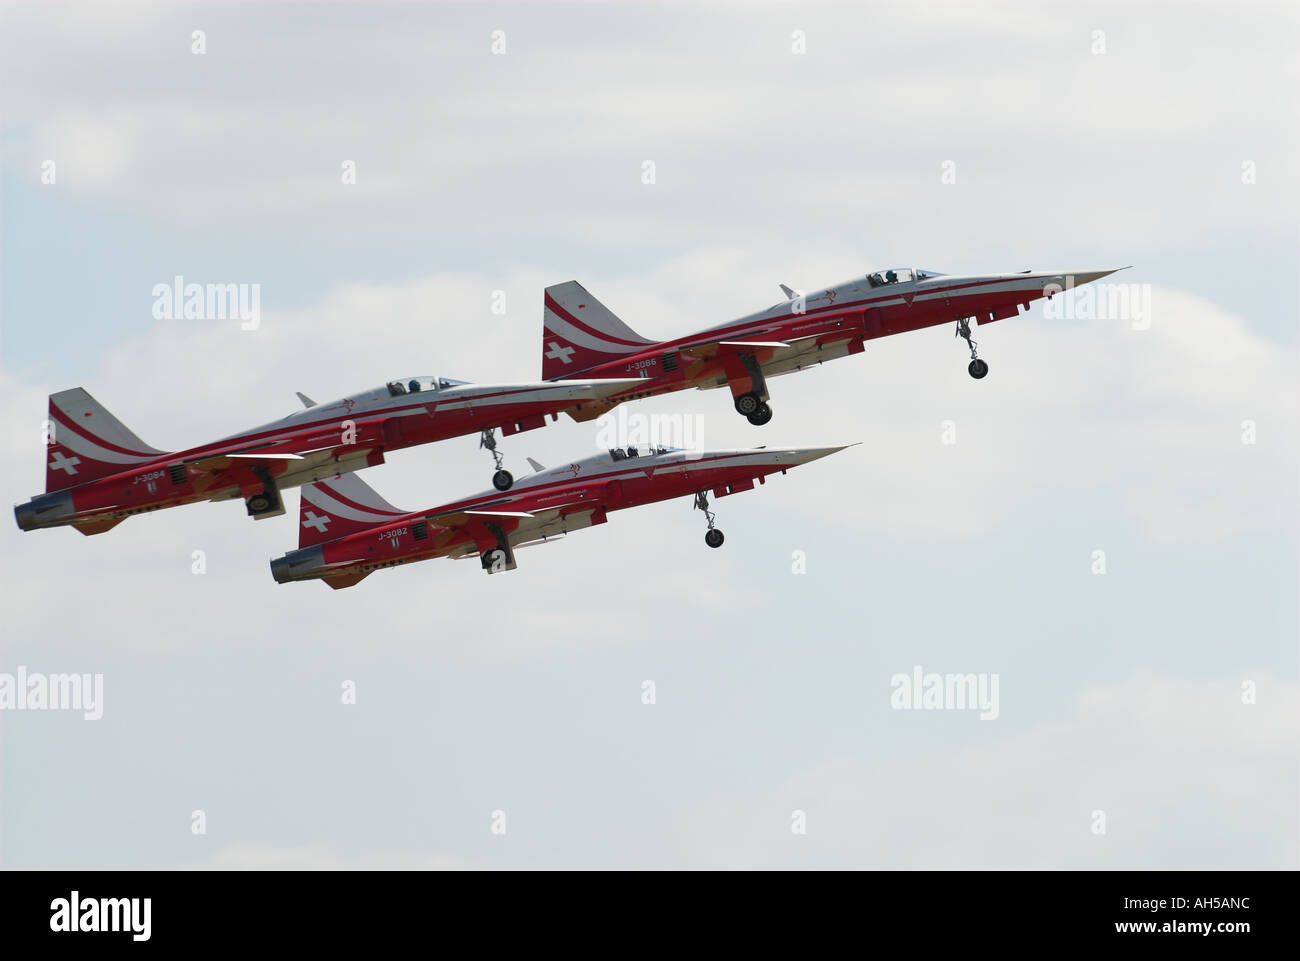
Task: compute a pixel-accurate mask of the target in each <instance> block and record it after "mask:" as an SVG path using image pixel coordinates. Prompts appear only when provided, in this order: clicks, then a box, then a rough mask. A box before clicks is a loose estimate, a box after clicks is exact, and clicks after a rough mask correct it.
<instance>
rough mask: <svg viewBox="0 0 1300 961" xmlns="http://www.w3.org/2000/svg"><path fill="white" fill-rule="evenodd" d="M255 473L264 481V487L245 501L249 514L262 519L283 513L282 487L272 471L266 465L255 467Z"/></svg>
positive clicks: (245, 507)
mask: <svg viewBox="0 0 1300 961" xmlns="http://www.w3.org/2000/svg"><path fill="white" fill-rule="evenodd" d="M253 475H254V476H255V477H256V478H257V479H258V480H260V481H261V482H262V489H261V491H259V492H258V493H256V494H252V495H250V496H249V497H248V498H247V499H246V500H245V501H244V509H245V510H246V511H248V516H249V517H253V518H259V519H260V518H262V517H267V516H278V515H279V514H283V513H284V504H283V501H281V499H280V489H279V487H278V486H277V485H276V483H275V478H273V477H272V476H271V472H270V471H268V470H267V469H266V468H265V467H254V468H253Z"/></svg>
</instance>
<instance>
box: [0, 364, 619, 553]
mask: <svg viewBox="0 0 1300 961" xmlns="http://www.w3.org/2000/svg"><path fill="white" fill-rule="evenodd" d="M627 386H628V382H624V383H621V384H620V383H618V382H617V381H612V380H610V381H606V380H589V381H577V380H575V381H572V382H565V383H563V384H551V383H527V384H504V385H499V386H488V385H483V384H468V383H465V382H464V381H459V380H445V379H439V378H433V377H411V378H406V379H404V380H394V381H390V382H389V383H388V384H386V385H384V386H382V387H378V388H375V389H374V390H368V391H364V392H363V393H360V394H353V395H352V396H350V397H345V398H343V399H342V400H337V401H334V402H333V403H329V404H316V403H315V402H314V401H312V400H310V399H309V398H307V397H304V396H303V395H302V394H299V395H298V397H299V399H300V400H301V401H302V402H303V405H304V407H305V408H306V409H304V410H300V411H296V412H295V413H292V414H290V415H289V416H288V417H284V418H281V419H280V420H277V421H274V422H272V423H270V424H265V425H263V426H261V427H255V428H254V429H252V430H250V431H246V432H244V433H242V434H236V435H234V436H232V437H227V438H225V439H224V440H219V441H216V442H214V443H211V444H205V445H203V446H202V447H193V448H190V449H189V450H183V451H178V452H176V453H167V452H166V451H160V450H156V449H154V448H153V447H150V446H149V445H148V444H146V443H145V442H144V441H142V440H140V438H138V437H136V436H135V434H133V433H131V431H130V430H128V429H127V428H126V426H125V425H124V424H123V423H122V422H121V421H119V420H118V419H117V418H116V417H114V416H113V415H112V414H110V413H109V412H108V411H107V410H105V409H104V407H103V406H102V405H100V403H99V402H98V401H96V400H95V398H93V397H91V396H90V394H88V393H87V392H86V391H85V390H83V389H82V388H80V387H76V388H73V389H72V390H65V391H61V392H59V393H57V394H51V395H50V419H49V427H48V437H49V440H48V444H47V450H46V464H45V490H46V493H44V494H38V495H36V496H35V497H33V498H32V499H31V500H30V501H28V502H27V503H26V504H19V505H18V506H17V507H15V508H14V516H15V518H16V519H17V521H18V526H19V527H20V528H22V529H23V530H25V531H30V530H36V529H38V528H42V527H61V526H63V525H69V524H70V525H72V526H73V527H75V528H76V529H77V530H79V531H81V533H83V534H99V533H101V532H103V531H106V530H108V529H110V528H112V527H114V526H116V525H117V524H120V523H121V522H122V521H123V520H125V519H126V518H128V517H130V516H131V515H132V514H141V513H144V512H146V511H155V510H159V509H160V508H164V507H176V506H178V505H180V504H190V503H193V502H195V501H221V500H231V499H233V498H236V497H242V498H243V499H244V501H245V504H246V506H247V509H248V513H249V515H250V516H252V517H254V518H257V519H261V518H264V517H274V516H277V515H280V514H283V513H284V505H283V502H282V499H281V497H280V492H281V491H283V490H285V489H287V488H290V487H297V486H298V485H300V484H308V483H311V482H312V481H316V480H320V479H322V478H325V477H334V476H336V475H339V474H346V473H349V472H351V471H355V470H361V469H362V468H364V467H373V466H374V465H376V464H382V463H383V462H384V455H385V454H386V453H387V452H388V451H394V450H400V449H401V448H403V447H414V446H416V445H418V444H428V443H431V442H433V441H439V440H446V439H447V438H449V437H459V436H462V435H464V434H481V435H482V436H481V440H480V446H482V447H486V448H487V449H488V450H489V452H490V453H491V454H492V457H493V460H494V462H495V464H496V473H495V474H494V475H493V478H492V483H493V484H494V485H495V486H496V487H497V488H498V489H499V490H507V489H509V487H510V485H511V484H512V483H513V482H514V478H513V477H511V475H510V472H509V471H506V470H504V469H503V468H502V466H501V465H502V455H501V453H500V452H499V451H498V450H497V442H496V431H497V429H498V428H499V429H500V430H501V431H502V433H503V434H506V435H510V434H514V433H518V432H519V431H523V430H532V429H533V428H535V427H541V426H543V425H544V424H545V423H546V415H547V414H550V415H551V416H552V419H554V417H555V416H557V415H558V413H559V412H561V411H563V412H566V413H568V414H569V415H570V416H574V415H579V414H580V412H581V411H582V409H583V408H584V407H585V406H586V405H588V404H591V403H593V402H596V401H599V400H600V399H602V398H604V397H607V396H608V395H610V394H612V393H615V392H617V391H619V390H623V389H625V388H626V387H627ZM584 419H585V418H584Z"/></svg>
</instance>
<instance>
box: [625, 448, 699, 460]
mask: <svg viewBox="0 0 1300 961" xmlns="http://www.w3.org/2000/svg"><path fill="white" fill-rule="evenodd" d="M683 449H684V448H681V447H629V448H628V449H627V450H623V449H622V448H621V447H611V448H610V449H609V456H610V458H611V459H613V460H629V459H631V458H633V457H658V456H659V455H660V454H672V453H676V452H677V451H680V450H683Z"/></svg>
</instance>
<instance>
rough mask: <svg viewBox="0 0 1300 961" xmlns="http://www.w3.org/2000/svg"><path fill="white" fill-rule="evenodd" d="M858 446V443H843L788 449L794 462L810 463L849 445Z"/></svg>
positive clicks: (791, 460)
mask: <svg viewBox="0 0 1300 961" xmlns="http://www.w3.org/2000/svg"><path fill="white" fill-rule="evenodd" d="M856 446H857V444H841V445H840V446H839V447H795V448H792V449H791V450H789V451H787V454H788V455H789V457H790V462H791V463H793V464H809V463H811V462H812V461H815V460H821V459H822V458H823V457H829V456H830V455H831V454H837V453H839V452H840V451H842V450H844V449H846V448H848V447H856Z"/></svg>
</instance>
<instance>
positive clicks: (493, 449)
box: [478, 427, 515, 491]
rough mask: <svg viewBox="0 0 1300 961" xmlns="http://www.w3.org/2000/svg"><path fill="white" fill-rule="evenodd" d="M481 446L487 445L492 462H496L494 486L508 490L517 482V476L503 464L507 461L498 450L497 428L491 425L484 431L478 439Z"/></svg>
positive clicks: (501, 489) (500, 489)
mask: <svg viewBox="0 0 1300 961" xmlns="http://www.w3.org/2000/svg"><path fill="white" fill-rule="evenodd" d="M478 446H479V447H481V448H482V447H486V448H487V450H488V453H490V454H491V455H492V462H493V463H494V464H496V473H495V474H493V475H492V486H493V487H495V488H496V489H497V490H499V491H508V490H510V488H511V487H512V486H514V483H515V477H514V475H513V474H511V473H510V471H508V470H506V469H505V468H504V467H502V466H501V465H502V464H503V463H504V462H505V455H504V454H502V453H501V452H500V451H499V450H497V429H496V428H495V427H489V428H487V429H486V430H484V431H483V434H482V436H481V437H480V438H479V441H478Z"/></svg>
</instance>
